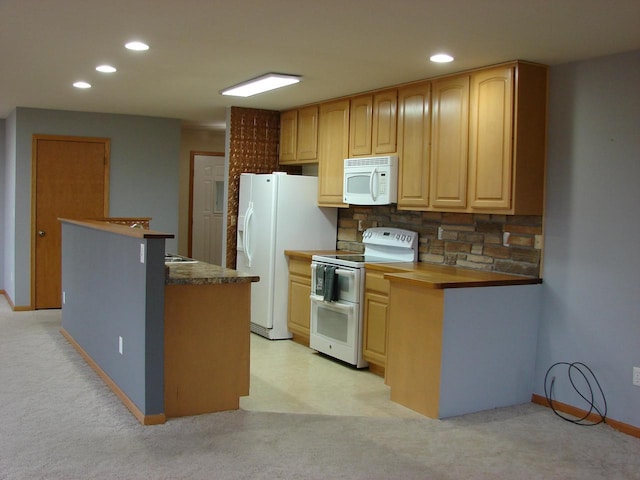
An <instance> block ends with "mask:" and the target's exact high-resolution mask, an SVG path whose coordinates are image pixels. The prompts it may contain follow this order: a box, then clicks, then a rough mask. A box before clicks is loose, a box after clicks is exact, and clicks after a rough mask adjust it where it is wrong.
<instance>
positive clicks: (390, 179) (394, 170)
mask: <svg viewBox="0 0 640 480" xmlns="http://www.w3.org/2000/svg"><path fill="white" fill-rule="evenodd" d="M343 191H344V202H345V203H350V204H353V205H388V204H390V203H398V157H396V156H384V157H362V158H347V159H345V161H344V184H343Z"/></svg>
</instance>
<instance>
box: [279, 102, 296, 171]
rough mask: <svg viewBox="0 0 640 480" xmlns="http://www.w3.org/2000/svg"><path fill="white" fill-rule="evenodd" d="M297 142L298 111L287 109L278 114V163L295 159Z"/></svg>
mask: <svg viewBox="0 0 640 480" xmlns="http://www.w3.org/2000/svg"><path fill="white" fill-rule="evenodd" d="M297 142H298V111H297V110H289V111H288V112H282V113H281V114H280V163H291V162H295V161H296V148H297Z"/></svg>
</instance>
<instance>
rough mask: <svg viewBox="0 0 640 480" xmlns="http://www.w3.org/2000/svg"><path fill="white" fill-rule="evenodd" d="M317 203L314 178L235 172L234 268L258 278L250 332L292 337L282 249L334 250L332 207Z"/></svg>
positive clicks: (273, 337) (253, 286)
mask: <svg viewBox="0 0 640 480" xmlns="http://www.w3.org/2000/svg"><path fill="white" fill-rule="evenodd" d="M317 202H318V178H317V177H309V176H301V175H287V174H286V173H282V172H277V173H271V174H253V173H243V174H241V175H240V198H239V204H238V223H237V228H238V236H237V246H236V248H237V255H236V270H238V271H240V272H247V273H251V274H253V275H258V276H260V281H259V282H256V283H252V284H251V331H252V332H254V333H257V334H259V335H262V336H263V337H266V338H269V339H271V340H277V339H285V338H291V336H292V335H291V333H290V332H289V331H288V329H287V304H288V295H289V289H288V278H289V271H288V265H287V258H286V256H285V254H284V251H285V250H335V248H336V235H337V215H338V212H337V208H320V207H318V206H317ZM309 293H311V292H309Z"/></svg>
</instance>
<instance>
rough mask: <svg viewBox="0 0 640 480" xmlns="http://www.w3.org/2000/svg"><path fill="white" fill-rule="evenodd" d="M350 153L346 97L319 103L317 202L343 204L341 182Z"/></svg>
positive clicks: (332, 205)
mask: <svg viewBox="0 0 640 480" xmlns="http://www.w3.org/2000/svg"><path fill="white" fill-rule="evenodd" d="M348 154H349V100H336V101H334V102H328V103H323V104H321V105H320V125H319V128H318V205H320V206H326V207H346V206H347V205H346V204H344V203H343V196H342V184H343V180H344V179H343V177H344V159H345V158H347V155H348Z"/></svg>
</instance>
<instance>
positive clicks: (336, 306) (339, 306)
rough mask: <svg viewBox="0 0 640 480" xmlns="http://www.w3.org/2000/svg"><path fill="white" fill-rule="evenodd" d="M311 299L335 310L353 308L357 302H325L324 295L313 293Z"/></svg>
mask: <svg viewBox="0 0 640 480" xmlns="http://www.w3.org/2000/svg"><path fill="white" fill-rule="evenodd" d="M311 301H312V302H316V303H323V304H325V305H328V306H329V307H330V308H333V309H335V310H353V309H354V307H355V304H353V303H340V302H325V300H324V297H323V296H321V295H315V294H313V293H312V294H311Z"/></svg>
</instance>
